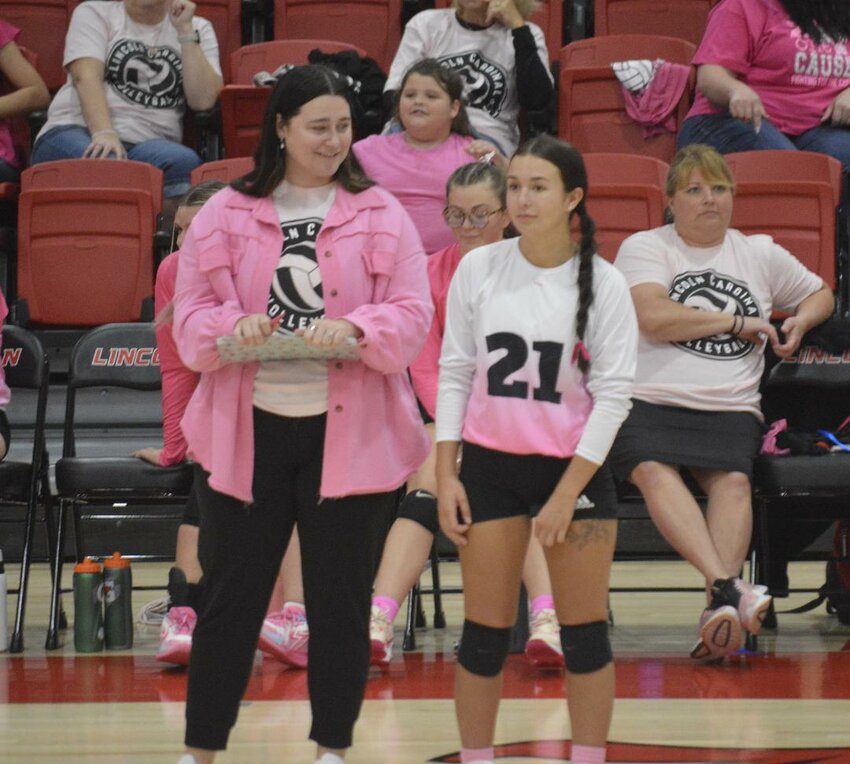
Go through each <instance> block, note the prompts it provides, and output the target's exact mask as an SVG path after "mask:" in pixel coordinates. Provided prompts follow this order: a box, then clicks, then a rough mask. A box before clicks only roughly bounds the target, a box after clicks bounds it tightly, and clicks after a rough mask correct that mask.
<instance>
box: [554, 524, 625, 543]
mask: <svg viewBox="0 0 850 764" xmlns="http://www.w3.org/2000/svg"><path fill="white" fill-rule="evenodd" d="M615 527H616V526H615V523H614V522H612V521H611V520H581V521H580V522H577V523H571V524H570V529H569V530H568V531H567V538H566V540H567V541H568V542H569V543H570V544H575V545H576V546H577V547H578V548H579V549H584V548H585V547H586V546H588V544H605V543H608V542H609V541H610V539H611V534H612V533H613V532H614V528H615Z"/></svg>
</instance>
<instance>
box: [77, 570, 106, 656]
mask: <svg viewBox="0 0 850 764" xmlns="http://www.w3.org/2000/svg"><path fill="white" fill-rule="evenodd" d="M74 649H75V650H76V651H77V652H78V653H97V652H100V651H101V650H103V573H102V572H101V569H100V564H99V563H97V562H95V561H94V560H92V559H91V557H86V559H85V560H83V561H82V562H81V563H78V564H77V566H76V567H75V568H74Z"/></svg>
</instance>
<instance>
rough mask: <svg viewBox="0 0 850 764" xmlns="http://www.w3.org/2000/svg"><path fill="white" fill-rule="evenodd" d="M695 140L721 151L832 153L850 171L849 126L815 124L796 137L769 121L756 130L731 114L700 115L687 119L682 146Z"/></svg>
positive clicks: (683, 126)
mask: <svg viewBox="0 0 850 764" xmlns="http://www.w3.org/2000/svg"><path fill="white" fill-rule="evenodd" d="M691 143H707V144H708V145H709V146H713V147H714V148H716V149H717V150H718V151H719V152H720V153H721V154H731V153H732V152H735V151H758V150H764V149H799V150H800V151H815V152H817V153H819V154H829V155H830V156H832V157H835V158H836V159H837V160H838V161H839V162H841V164H842V166H843V167H844V170H845V171H848V170H850V130H848V129H847V128H845V127H830V126H828V125H825V126H823V127H813V128H812V129H811V130H806V132H805V133H802V134H801V135H796V136H789V135H785V133H781V132H779V130H777V129H776V127H775V126H774V125H773V124H772V123H771V122H768V121H767V120H763V121H762V123H761V130H759V132H758V133H756V131H755V130H753V126H752V124H750V123H749V122H743V121H742V120H740V119H735V118H734V117H732V116H730V115H729V114H728V113H727V114H700V115H698V116H696V117H690V118H689V119H686V120H685V121H684V123H683V124H682V127H681V129H680V130H679V136H678V138H677V139H676V144H677V145H678V146H679V148H682V147H683V146H687V145H689V144H691Z"/></svg>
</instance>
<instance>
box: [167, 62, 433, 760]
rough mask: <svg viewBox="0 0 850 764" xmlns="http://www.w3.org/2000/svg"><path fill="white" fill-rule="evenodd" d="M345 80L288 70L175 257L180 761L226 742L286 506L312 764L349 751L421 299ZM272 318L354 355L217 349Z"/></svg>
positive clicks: (413, 241) (420, 445)
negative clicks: (182, 462)
mask: <svg viewBox="0 0 850 764" xmlns="http://www.w3.org/2000/svg"><path fill="white" fill-rule="evenodd" d="M345 88H346V85H345V83H344V81H343V80H341V79H340V78H339V77H337V76H334V75H333V73H332V72H331V71H330V70H328V69H326V68H325V67H322V66H300V67H296V68H295V69H293V70H292V71H290V72H289V73H287V74H285V75H284V76H283V77H281V78H280V79H279V80H278V82H277V84H276V85H275V87H274V89H273V90H272V92H271V95H270V96H269V102H268V108H267V110H266V114H265V116H264V119H263V125H262V130H261V135H260V142H259V145H258V147H257V151H256V155H255V159H256V167H255V169H254V170H253V171H252V172H250V173H248V174H247V175H245V176H244V177H242V178H240V179H238V180H236V181H234V183H233V184H232V185H231V188H228V189H225V190H223V191H221V192H220V193H218V194H216V196H215V197H214V198H213V199H211V200H210V201H209V202H208V203H207V204H206V205H205V206H204V208H203V209H202V210H201V211H200V212H199V213H198V215H197V217H196V218H195V219H194V221H193V222H192V227H191V228H190V230H189V234H188V236H187V237H186V240H185V241H184V242H183V248H182V250H181V253H180V261H179V266H178V273H177V289H176V293H175V302H174V338H175V340H176V342H177V348H178V350H179V352H180V356H181V358H182V359H183V361H184V362H185V363H187V365H189V366H190V367H191V368H194V369H195V370H196V371H199V372H200V374H201V381H200V383H199V385H198V387H197V389H196V391H195V394H194V395H193V396H192V400H191V401H190V402H189V407H188V408H187V410H186V415H185V416H184V418H183V432H184V434H185V436H186V440H187V442H188V444H189V451H188V453H189V456H190V457H191V458H192V459H194V460H195V462H196V463H197V464H198V469H197V470H196V473H195V474H196V478H195V485H196V488H197V492H198V500H199V502H200V506H201V517H202V518H203V522H202V524H201V537H200V540H199V551H200V558H201V564H202V565H203V568H204V582H205V585H204V592H203V595H202V604H201V611H200V613H199V617H198V624H197V626H196V628H195V633H194V636H193V645H192V660H191V662H190V664H189V688H188V699H187V705H186V719H187V727H186V745H187V754H186V755H185V756H184V757H183V758H182V759H181V763H182V764H194V763H195V762H197V764H209V762H212V761H213V760H214V758H215V753H216V751H218V750H221V749H224V748H225V747H226V744H227V739H228V736H229V734H230V730H231V728H232V727H233V724H234V723H235V721H236V715H237V713H238V710H239V703H240V700H241V697H242V694H243V692H244V691H245V687H246V685H247V682H248V678H249V676H250V673H251V666H252V664H253V657H254V649H255V647H256V645H257V638H258V636H259V634H260V629H261V626H262V622H263V617H264V615H265V609H266V604H267V603H268V601H269V595H270V593H271V590H272V587H273V586H274V582H275V578H276V576H277V572H278V568H279V567H280V562H281V558H282V556H283V552H284V549H285V547H286V544H287V542H288V540H289V537H290V534H291V532H292V528H293V526H294V524H295V523H296V522H297V524H298V533H299V539H300V542H301V555H302V569H303V571H304V593H305V600H306V607H307V614H308V617H309V619H310V648H309V652H310V656H309V663H308V667H307V674H308V685H309V689H310V704H311V708H312V711H313V725H312V730H311V733H310V737H311V738H312V739H313V740H315V741H316V743H317V744H318V754H317V760H318V761H319V762H321V764H339V762H341V761H343V757H344V755H345V751H346V749H347V748H348V747H349V746H350V745H351V734H352V730H353V727H354V723H355V721H356V719H357V716H358V714H359V710H360V706H361V704H362V701H363V692H364V689H365V686H366V679H367V676H368V672H369V608H370V604H371V594H372V581H373V579H374V574H375V571H376V569H377V563H378V560H379V558H380V554H381V549H382V547H383V543H384V538H385V537H386V533H387V530H388V528H389V526H390V523H391V521H392V518H393V517H394V515H395V509H396V504H397V496H398V491H399V488H400V487H401V485H402V484H403V483H404V482H405V480H407V478H408V476H409V475H410V474H412V473H413V472H415V471H416V469H418V467H419V466H420V465H421V464H422V462H423V461H424V460H425V457H426V456H427V454H428V436H427V434H426V433H425V430H424V427H423V426H422V421H421V419H420V418H419V415H418V413H417V411H416V405H415V399H414V394H413V389H412V387H411V385H410V380H409V377H408V375H407V367H408V366H409V365H410V364H411V363H412V362H413V360H414V359H415V358H416V355H417V354H418V353H419V350H420V349H421V346H422V343H423V342H424V339H425V335H426V333H427V331H428V326H429V324H430V321H431V317H432V312H433V311H432V307H431V301H430V299H429V295H428V284H427V276H426V272H425V270H426V269H425V257H424V253H423V251H422V244H421V242H420V240H419V235H418V234H417V232H416V228H415V226H414V225H413V223H412V222H411V220H410V218H409V217H408V216H407V214H406V213H405V212H404V209H403V208H402V207H401V205H400V204H399V203H398V201H397V200H396V199H395V198H393V197H392V195H391V194H389V193H388V192H386V191H384V190H382V189H380V188H376V187H373V184H372V182H371V181H369V180H368V178H366V177H365V175H364V174H363V172H362V169H361V168H360V167H359V165H358V164H357V161H356V159H355V158H354V157H353V156H351V154H350V148H351V140H352V131H351V107H350V105H349V102H348V100H347V98H346V90H345ZM275 331H277V332H279V333H281V334H283V335H288V336H291V335H293V334H294V335H296V336H301V337H303V338H304V343H305V344H306V346H307V347H308V348H310V349H313V350H314V351H316V352H319V351H321V350H323V349H325V350H328V351H331V350H334V349H336V351H337V352H341V350H342V349H343V348H344V349H346V350H348V349H349V348H350V347H353V346H356V348H357V351H358V353H359V359H358V360H351V359H348V360H343V359H337V360H333V361H324V360H310V359H302V360H281V361H270V360H265V361H262V362H252V363H242V364H222V363H221V357H220V355H219V352H218V346H217V340H218V338H219V337H220V336H222V335H230V336H233V337H234V339H235V341H236V342H238V343H241V344H243V345H245V346H246V347H253V346H259V345H262V344H264V343H265V341H266V338H267V337H268V336H269V335H271V334H272V332H275ZM348 352H350V350H349V351H348ZM341 635H343V637H344V638H340V637H341Z"/></svg>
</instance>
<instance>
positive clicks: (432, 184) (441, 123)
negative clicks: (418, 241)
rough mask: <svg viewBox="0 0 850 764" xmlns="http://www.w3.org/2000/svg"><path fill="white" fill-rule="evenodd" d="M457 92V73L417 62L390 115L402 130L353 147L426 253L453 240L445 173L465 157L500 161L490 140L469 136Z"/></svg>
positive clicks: (434, 63) (460, 88)
mask: <svg viewBox="0 0 850 764" xmlns="http://www.w3.org/2000/svg"><path fill="white" fill-rule="evenodd" d="M462 96H463V80H462V79H461V78H460V75H459V74H458V73H457V72H454V71H452V70H450V69H447V68H445V67H444V66H442V65H441V64H439V63H438V62H437V61H435V60H434V59H431V58H426V59H424V60H423V61H419V62H417V63H415V64H414V65H413V66H411V67H410V69H408V70H407V72H405V75H404V78H403V79H402V81H401V85H400V87H399V89H398V91H396V99H395V100H396V102H395V118H396V119H397V120H398V122H399V124H400V125H401V127H402V128H403V129H402V130H401V131H400V132H393V133H388V134H387V135H370V136H369V137H368V138H364V139H363V140H362V141H358V142H357V143H355V144H354V146H353V151H354V154H355V155H356V157H357V159H358V160H359V161H360V164H361V165H362V166H363V169H364V170H365V171H366V174H367V175H368V176H369V177H370V178H371V179H372V180H374V181H376V182H377V183H378V184H379V185H381V186H383V187H384V188H385V189H387V191H390V192H392V194H393V196H395V197H396V199H398V200H399V201H400V202H401V203H402V205H403V206H404V208H405V209H406V210H407V212H408V214H409V215H410V217H411V218H412V219H413V222H414V223H415V224H416V228H417V229H418V230H419V235H420V237H421V238H422V244H423V246H424V247H425V252H426V253H427V254H431V253H432V252H436V251H437V250H439V249H443V248H444V247H448V246H450V245H451V244H452V243H453V242H454V236H453V235H452V229H451V228H450V227H449V226H448V225H447V224H446V222H445V221H444V220H443V216H442V214H441V213H442V210H443V206H444V205H445V199H446V181H447V180H448V178H449V175H451V173H452V172H453V171H454V170H456V169H457V168H458V167H460V166H461V165H464V164H466V163H467V162H469V161H470V158H471V157H472V158H482V159H484V158H485V157H486V158H487V159H488V161H489V160H496V161H500V160H501V161H502V162H503V163H504V158H503V157H501V156H500V155H499V154H498V152H497V151H496V149H495V147H494V146H493V144H491V143H488V142H487V141H482V140H473V138H472V137H471V136H470V128H469V118H468V117H467V114H466V109H465V107H464V105H463V100H462Z"/></svg>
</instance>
